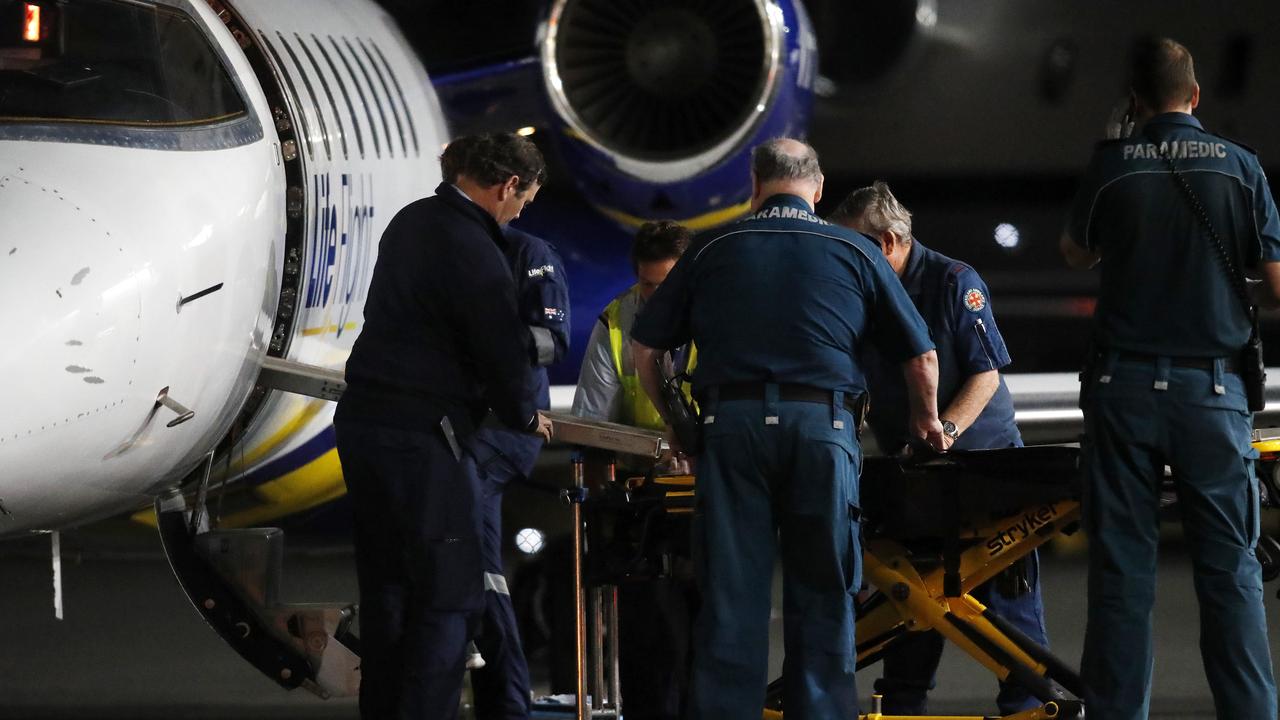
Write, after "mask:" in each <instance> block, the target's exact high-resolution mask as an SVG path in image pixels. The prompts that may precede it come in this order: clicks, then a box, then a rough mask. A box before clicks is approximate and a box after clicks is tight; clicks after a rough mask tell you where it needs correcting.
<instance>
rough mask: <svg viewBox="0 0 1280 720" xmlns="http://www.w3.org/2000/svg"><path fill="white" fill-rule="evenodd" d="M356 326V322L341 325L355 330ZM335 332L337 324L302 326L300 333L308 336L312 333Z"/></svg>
mask: <svg viewBox="0 0 1280 720" xmlns="http://www.w3.org/2000/svg"><path fill="white" fill-rule="evenodd" d="M357 327H358V325H357V324H356V323H353V322H349V323H347V324H346V325H343V326H342V329H343V330H355V329H356V328H357ZM336 332H338V326H337V325H317V326H316V327H309V328H303V330H302V335H303V336H304V337H310V336H312V335H324V334H325V333H336Z"/></svg>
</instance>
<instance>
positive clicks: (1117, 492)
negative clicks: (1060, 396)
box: [1061, 39, 1280, 720]
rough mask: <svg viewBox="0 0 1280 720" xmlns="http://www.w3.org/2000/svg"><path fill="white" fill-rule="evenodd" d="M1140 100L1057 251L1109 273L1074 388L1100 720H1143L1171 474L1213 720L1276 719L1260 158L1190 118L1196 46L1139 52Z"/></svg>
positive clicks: (1088, 657)
mask: <svg viewBox="0 0 1280 720" xmlns="http://www.w3.org/2000/svg"><path fill="white" fill-rule="evenodd" d="M1132 88H1133V92H1132V95H1131V101H1130V108H1131V111H1132V114H1133V116H1134V118H1133V119H1134V120H1135V121H1136V123H1137V125H1138V129H1137V132H1136V133H1135V134H1134V135H1133V136H1131V137H1121V138H1119V139H1116V140H1112V141H1109V142H1103V143H1101V144H1100V145H1099V146H1098V147H1097V149H1096V150H1095V151H1094V154H1093V159H1092V161H1091V162H1090V164H1089V168H1088V170H1087V171H1086V172H1085V176H1084V178H1083V180H1082V182H1081V187H1080V191H1079V194H1078V195H1077V196H1076V200H1075V203H1074V205H1073V206H1072V211H1071V215H1070V218H1069V220H1068V224H1067V228H1066V231H1065V232H1064V233H1063V236H1062V242H1061V248H1062V252H1063V254H1064V256H1065V257H1066V259H1067V261H1068V263H1069V264H1071V265H1072V266H1073V267H1077V268H1089V267H1092V266H1094V265H1098V264H1100V265H1101V275H1102V276H1101V287H1100V290H1099V295H1098V306H1097V310H1096V311H1095V313H1094V320H1095V329H1094V342H1095V344H1096V347H1097V348H1098V353H1097V359H1096V362H1095V363H1094V364H1093V369H1092V371H1090V372H1087V373H1086V374H1085V375H1084V376H1083V383H1084V384H1083V386H1082V388H1081V399H1082V405H1083V406H1084V410H1085V443H1084V456H1083V458H1084V469H1085V483H1086V485H1085V494H1084V499H1085V502H1084V507H1083V524H1084V528H1085V531H1086V532H1087V533H1088V536H1089V621H1088V627H1087V630H1086V632H1085V646H1084V657H1083V659H1082V660H1081V672H1082V675H1083V680H1084V685H1085V688H1086V695H1087V698H1086V701H1087V704H1088V712H1089V718H1090V720H1138V719H1139V718H1146V717H1147V712H1148V707H1149V705H1150V696H1151V672H1152V667H1153V660H1154V658H1153V654H1152V626H1151V623H1152V606H1153V604H1154V602H1155V572H1156V548H1157V546H1158V544H1159V539H1160V531H1159V525H1160V514H1159V509H1160V502H1159V501H1160V484H1161V480H1162V478H1163V476H1164V468H1165V466H1166V465H1167V466H1169V467H1171V468H1172V469H1173V481H1174V483H1175V485H1176V487H1177V491H1178V504H1179V507H1180V509H1181V511H1182V522H1183V527H1184V530H1185V531H1186V536H1187V545H1188V549H1189V550H1190V553H1191V558H1192V568H1193V573H1194V577H1195V589H1196V596H1197V598H1198V599H1199V603H1200V639H1201V642H1200V645H1201V654H1202V655H1203V659H1204V665H1205V673H1206V675H1207V676H1208V680H1209V687H1210V688H1211V689H1212V691H1213V698H1214V706H1215V708H1216V710H1217V716H1218V717H1219V718H1259V719H1261V718H1266V719H1268V720H1270V719H1271V718H1275V717H1276V686H1275V680H1274V676H1273V672H1272V666H1271V655H1270V651H1269V648H1268V644H1267V621H1266V617H1265V615H1264V614H1263V604H1262V578H1261V568H1260V566H1259V563H1258V560H1257V558H1256V556H1255V554H1254V549H1255V546H1256V544H1257V540H1258V487H1257V479H1256V477H1255V475H1254V472H1255V471H1254V458H1255V457H1257V452H1256V451H1255V450H1253V449H1252V447H1251V446H1250V430H1251V426H1252V422H1251V419H1250V416H1249V411H1248V402H1247V400H1246V395H1245V380H1244V379H1243V377H1242V375H1241V372H1242V369H1243V368H1244V364H1243V363H1242V360H1243V356H1242V353H1241V349H1242V348H1243V347H1244V345H1245V343H1246V340H1247V339H1248V338H1249V337H1250V333H1251V325H1252V323H1251V320H1250V315H1249V311H1248V310H1247V308H1246V306H1247V305H1248V301H1247V299H1246V298H1243V297H1241V294H1244V293H1245V292H1246V291H1245V289H1244V287H1243V280H1238V279H1237V277H1236V276H1237V275H1238V273H1239V272H1240V270H1242V269H1248V270H1251V271H1253V272H1260V273H1261V275H1262V277H1263V282H1262V283H1259V285H1258V288H1257V290H1258V291H1259V292H1258V293H1257V297H1255V299H1254V300H1255V302H1257V301H1262V303H1263V304H1275V302H1276V299H1277V298H1278V297H1280V217H1278V216H1277V213H1276V206H1275V202H1274V201H1273V200H1272V197H1271V191H1270V190H1269V188H1268V186H1267V180H1266V177H1265V176H1264V175H1263V172H1262V168H1261V166H1260V165H1259V163H1258V159H1257V158H1256V157H1255V156H1254V154H1253V152H1252V151H1250V150H1249V149H1248V148H1246V147H1244V146H1242V145H1239V144H1237V143H1234V142H1232V141H1230V140H1227V139H1226V138H1223V137H1219V136H1217V135H1212V134H1210V133H1208V132H1206V131H1205V130H1204V129H1203V127H1201V125H1200V122H1199V121H1198V120H1196V119H1195V118H1194V117H1193V116H1192V114H1191V112H1192V110H1194V109H1195V108H1196V107H1197V105H1199V102H1200V86H1199V85H1197V84H1196V81H1195V72H1194V69H1193V66H1192V60H1191V53H1189V52H1188V51H1187V49H1186V48H1185V47H1183V46H1182V45H1179V44H1178V43H1176V42H1174V41H1172V40H1168V39H1160V40H1152V41H1146V42H1143V43H1142V44H1140V46H1139V47H1138V48H1137V51H1136V52H1135V55H1134V65H1133V77H1132ZM1215 237H1216V238H1217V240H1215ZM1219 242H1220V243H1221V246H1220V247H1221V250H1219ZM1237 282H1240V283H1241V286H1239V287H1238V289H1239V294H1238V293H1237Z"/></svg>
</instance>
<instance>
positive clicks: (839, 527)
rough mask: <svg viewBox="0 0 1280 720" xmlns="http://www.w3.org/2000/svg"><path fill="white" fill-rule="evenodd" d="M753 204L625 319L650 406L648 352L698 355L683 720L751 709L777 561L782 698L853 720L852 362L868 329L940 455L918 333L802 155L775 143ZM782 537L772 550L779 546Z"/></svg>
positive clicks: (653, 386)
mask: <svg viewBox="0 0 1280 720" xmlns="http://www.w3.org/2000/svg"><path fill="white" fill-rule="evenodd" d="M751 187H752V197H751V207H752V211H753V214H752V215H750V216H748V217H747V218H746V219H745V220H743V221H741V222H739V223H736V224H734V225H730V226H727V227H722V228H718V229H715V230H712V231H709V232H707V233H704V234H702V235H701V236H699V237H698V238H696V239H695V240H694V242H693V244H692V245H691V246H690V248H689V250H688V251H687V252H686V253H685V254H684V256H683V257H682V258H681V259H680V260H679V261H678V262H677V263H676V266H675V268H673V269H672V271H671V273H670V274H669V275H668V276H667V279H666V281H665V282H664V283H663V284H662V286H661V287H659V288H658V290H657V292H655V293H654V295H653V297H652V298H650V300H649V302H648V303H647V304H646V305H645V308H644V310H643V311H642V312H641V313H640V315H639V317H638V318H637V319H636V322H635V325H634V326H633V328H632V331H631V338H632V347H633V350H634V359H635V365H636V369H637V372H638V373H639V375H640V382H641V385H642V386H643V387H644V389H645V392H646V393H648V395H649V397H650V398H651V399H652V400H653V402H654V405H656V406H658V408H659V410H661V411H663V412H665V411H666V410H665V405H664V403H663V401H662V399H661V391H660V378H659V374H658V368H657V362H656V361H657V360H658V358H659V357H660V355H661V354H662V353H663V352H666V351H668V350H670V349H672V348H677V347H680V346H681V345H684V344H686V343H688V342H690V341H693V342H695V343H697V346H698V353H699V360H698V370H697V372H696V373H695V377H694V392H695V394H696V395H697V397H698V400H699V403H700V404H701V409H702V415H703V421H702V422H703V424H702V430H701V448H691V447H686V448H681V449H682V450H684V451H685V452H687V453H689V454H697V455H698V485H697V498H696V505H695V508H694V520H693V526H694V535H693V543H694V557H695V561H694V572H695V574H696V576H697V579H698V583H699V588H700V589H701V591H702V602H703V605H702V610H701V612H700V613H699V615H698V618H697V621H696V623H695V627H694V660H693V680H692V690H691V697H690V717H692V718H694V719H695V720H698V719H704V718H714V719H715V720H721V719H722V718H735V719H736V718H749V717H759V716H760V711H761V708H762V707H763V703H764V697H765V687H766V685H767V681H768V677H767V665H768V655H769V632H768V627H769V609H770V600H771V597H770V595H771V592H770V588H771V585H772V583H771V579H772V575H773V565H774V558H775V555H776V554H777V553H778V552H779V550H780V551H781V555H782V568H783V577H784V586H785V591H784V609H783V613H784V623H785V637H786V661H785V664H784V670H783V675H784V678H785V680H784V689H783V693H784V701H785V707H786V712H787V713H788V715H791V714H794V715H796V716H797V717H801V718H847V717H856V716H857V714H858V711H857V705H858V700H857V692H856V688H855V686H854V669H855V666H856V653H855V649H854V648H855V645H854V618H853V602H852V600H853V593H854V592H856V591H857V588H858V587H859V585H860V584H861V551H860V547H859V540H858V520H859V517H860V515H861V510H860V504H859V495H858V468H859V467H860V466H861V450H860V448H859V444H858V435H857V428H858V426H859V423H860V421H861V414H862V407H863V403H862V399H863V396H864V395H865V393H866V389H867V383H866V380H865V378H864V376H863V372H862V370H861V368H860V367H859V365H858V362H857V357H858V354H859V352H860V351H861V350H862V349H863V346H864V344H865V343H866V338H867V333H868V329H869V328H871V327H873V326H874V327H876V328H877V335H876V338H877V341H878V342H880V343H882V344H881V346H880V352H881V353H882V354H883V356H884V357H885V358H889V359H892V360H893V361H896V362H898V363H899V365H900V366H901V367H902V368H903V370H902V371H903V372H905V373H906V376H907V386H908V388H909V391H910V393H911V421H910V422H911V428H912V434H913V436H914V437H916V438H919V439H921V440H924V441H928V442H929V443H930V444H931V445H933V446H934V447H935V448H937V449H942V447H943V439H942V426H941V423H939V421H938V414H937V405H936V402H935V389H936V388H935V386H936V382H937V361H936V356H935V354H934V351H933V343H932V342H931V341H930V340H929V334H928V329H927V328H926V327H925V325H924V321H923V320H922V319H921V318H920V315H919V313H917V312H916V310H915V308H914V307H913V306H912V305H911V300H910V298H908V297H907V295H906V293H905V292H904V291H903V289H902V284H901V283H899V282H898V280H897V278H896V277H895V276H894V273H893V268H891V267H890V266H889V263H888V262H886V261H885V258H884V255H883V254H882V253H881V252H880V250H879V248H877V247H876V246H875V244H874V243H873V242H871V241H870V240H868V239H867V238H866V237H863V236H862V235H859V234H858V233H855V232H853V231H850V230H847V229H844V228H840V227H836V226H833V225H831V224H829V223H827V222H826V221H824V220H822V219H820V218H818V217H817V216H816V215H814V212H813V208H814V204H815V203H816V202H817V200H818V199H819V198H820V197H821V196H822V171H821V169H820V168H819V166H818V160H817V155H816V153H814V151H813V148H811V147H809V146H808V145H806V144H804V143H802V142H799V141H797V140H791V139H787V138H782V139H778V140H772V141H770V142H768V143H765V144H764V145H762V146H760V147H758V148H756V149H755V151H754V153H753V156H752V178H751ZM779 541H780V543H779Z"/></svg>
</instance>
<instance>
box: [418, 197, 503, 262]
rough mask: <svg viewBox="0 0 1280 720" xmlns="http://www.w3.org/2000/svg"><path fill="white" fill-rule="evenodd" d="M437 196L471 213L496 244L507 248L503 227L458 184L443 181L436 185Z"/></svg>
mask: <svg viewBox="0 0 1280 720" xmlns="http://www.w3.org/2000/svg"><path fill="white" fill-rule="evenodd" d="M436 196H437V197H439V198H440V199H442V200H444V202H445V203H446V204H448V205H451V206H453V207H454V208H457V209H458V210H459V211H461V212H462V213H463V214H469V215H471V217H473V218H474V219H475V220H476V222H478V223H480V224H481V225H483V226H484V228H485V230H486V231H487V232H488V233H489V236H490V237H492V238H493V242H494V244H496V245H497V246H498V247H499V248H500V249H501V250H502V251H503V252H504V253H505V252H506V249H507V245H508V243H507V236H506V235H505V234H504V233H503V232H502V227H501V226H499V225H498V222H497V221H496V220H494V219H493V216H492V215H490V214H489V211H488V210H485V209H484V208H482V207H480V206H479V205H477V204H476V202H475V201H474V200H472V199H471V198H469V197H467V194H466V193H464V192H462V190H461V189H459V188H458V186H457V185H453V184H452V183H447V182H442V183H440V184H439V185H438V186H436Z"/></svg>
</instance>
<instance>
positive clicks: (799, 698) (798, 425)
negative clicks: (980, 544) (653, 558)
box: [690, 385, 862, 720]
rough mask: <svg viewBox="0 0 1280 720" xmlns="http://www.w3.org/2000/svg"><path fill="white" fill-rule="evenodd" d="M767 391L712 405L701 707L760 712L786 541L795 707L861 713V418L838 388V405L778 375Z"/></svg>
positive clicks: (724, 712) (702, 494) (701, 468)
mask: <svg viewBox="0 0 1280 720" xmlns="http://www.w3.org/2000/svg"><path fill="white" fill-rule="evenodd" d="M764 395H765V397H764V398H763V400H731V401H725V402H719V403H716V402H714V401H713V402H709V403H706V404H704V413H705V415H706V417H705V420H704V425H703V437H704V449H703V451H702V454H701V455H700V456H699V457H698V485H697V496H696V497H697V499H696V505H695V510H694V518H693V523H694V527H693V553H694V572H695V575H696V577H697V579H698V585H699V590H700V591H701V594H702V608H701V611H700V612H699V614H698V617H697V619H696V621H695V624H694V652H693V681H692V696H691V699H690V702H691V713H690V715H691V717H692V718H693V719H694V720H725V719H726V718H734V719H735V720H738V719H740V718H758V717H760V713H761V709H762V708H763V706H764V697H765V686H766V685H767V681H768V678H767V673H768V670H767V663H768V654H769V612H770V605H771V587H772V583H771V580H772V577H773V568H774V560H775V558H776V556H777V553H778V550H779V549H780V550H781V553H782V571H783V615H784V631H785V637H786V641H785V648H786V660H785V661H784V665H783V673H784V677H785V681H784V682H785V687H784V691H783V692H784V701H785V708H786V715H787V718H788V719H789V720H819V719H821V720H830V719H831V718H853V717H857V715H858V698H857V692H856V688H855V686H854V669H855V664H856V658H855V654H854V640H853V634H854V619H853V596H854V593H856V592H857V590H858V586H859V584H860V581H861V577H860V576H861V569H862V567H861V555H860V551H859V542H858V522H857V519H856V518H857V517H858V512H859V511H858V472H859V470H860V467H861V457H862V456H861V451H860V448H859V446H858V442H857V439H856V438H855V436H854V423H853V418H852V416H851V415H850V413H849V412H848V411H847V410H846V409H845V408H844V407H843V406H842V405H843V403H842V402H840V401H839V400H840V399H839V398H837V402H834V403H833V404H831V405H821V404H816V403H807V402H794V401H789V402H781V401H779V400H778V392H777V386H776V385H767V386H765V392H764ZM837 425H839V426H840V427H835V426H837ZM779 543H780V544H779Z"/></svg>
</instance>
